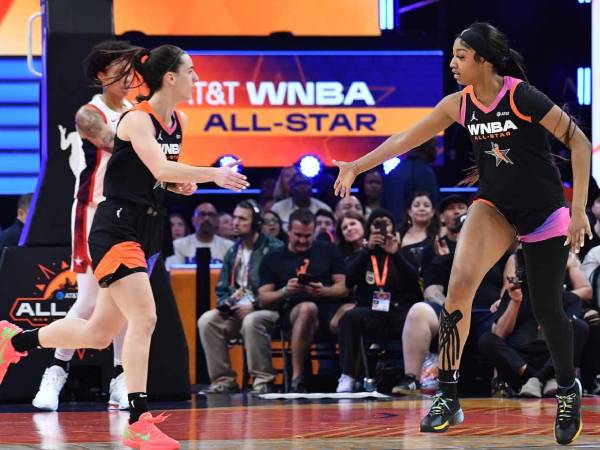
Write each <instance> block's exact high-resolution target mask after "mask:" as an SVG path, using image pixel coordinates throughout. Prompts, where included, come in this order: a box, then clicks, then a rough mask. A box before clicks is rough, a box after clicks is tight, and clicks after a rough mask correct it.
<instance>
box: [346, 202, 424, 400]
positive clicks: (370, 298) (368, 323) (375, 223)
mask: <svg viewBox="0 0 600 450" xmlns="http://www.w3.org/2000/svg"><path fill="white" fill-rule="evenodd" d="M395 227H396V222H395V219H394V217H393V216H392V214H391V213H390V212H389V211H386V210H384V209H376V210H375V211H373V212H372V213H371V216H370V217H369V221H368V222H367V239H368V244H367V248H365V249H363V250H361V251H360V252H359V253H358V255H357V256H356V257H355V258H353V259H352V260H351V261H350V262H349V264H348V277H347V279H346V286H347V287H348V288H353V287H355V286H356V291H355V294H354V298H355V301H356V307H355V308H353V309H351V310H349V311H347V312H346V313H345V314H344V315H342V317H341V319H340V322H339V333H338V335H339V344H340V365H341V369H342V375H341V377H340V379H339V383H338V386H337V389H336V391H337V392H353V391H354V384H355V382H356V380H357V379H358V376H359V374H358V373H357V363H359V362H360V358H361V355H362V349H361V345H362V344H363V342H366V341H367V339H381V338H384V337H388V336H390V335H394V334H395V335H397V336H400V335H401V334H402V327H403V326H404V320H405V318H406V313H407V312H408V310H409V308H410V305H411V304H412V303H414V302H415V301H418V300H420V299H419V298H414V297H412V296H411V294H409V293H414V292H415V291H418V286H416V280H415V279H414V277H412V275H411V273H410V271H409V269H408V267H407V266H406V262H405V261H404V259H403V258H402V257H401V255H400V252H399V251H400V246H399V244H398V238H397V235H396V228H395Z"/></svg>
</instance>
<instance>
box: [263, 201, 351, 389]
mask: <svg viewBox="0 0 600 450" xmlns="http://www.w3.org/2000/svg"><path fill="white" fill-rule="evenodd" d="M314 231H315V218H314V216H313V215H312V213H311V212H310V211H309V210H307V209H299V210H296V211H294V212H293V213H292V214H291V215H290V234H289V242H288V245H287V247H283V248H280V249H277V250H274V251H273V252H271V253H269V254H268V255H267V256H265V258H264V259H263V262H262V264H261V266H260V283H261V287H260V289H259V291H258V292H259V300H260V305H261V307H262V308H263V309H267V310H279V311H280V314H281V326H282V328H283V329H284V330H290V329H291V349H292V370H293V375H292V383H291V390H292V392H298V393H301V392H306V384H305V377H304V367H305V361H306V357H307V355H308V352H309V350H310V346H311V344H312V341H313V338H314V336H315V333H316V332H317V330H318V328H319V327H321V328H326V327H327V326H328V325H329V322H330V320H331V318H332V317H333V315H334V314H335V312H336V311H337V309H338V308H339V307H340V305H341V299H343V298H344V297H346V295H347V290H346V275H345V273H346V268H345V265H344V259H343V258H342V255H341V254H340V252H339V250H338V249H337V247H336V246H335V245H333V244H331V243H329V242H322V241H314Z"/></svg>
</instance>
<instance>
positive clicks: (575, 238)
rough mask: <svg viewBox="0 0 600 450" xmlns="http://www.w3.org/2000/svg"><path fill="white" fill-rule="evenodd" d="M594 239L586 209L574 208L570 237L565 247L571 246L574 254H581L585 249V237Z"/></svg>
mask: <svg viewBox="0 0 600 450" xmlns="http://www.w3.org/2000/svg"><path fill="white" fill-rule="evenodd" d="M586 234H587V236H588V237H589V238H590V239H592V230H591V228H590V221H589V219H588V216H587V214H586V213H585V210H584V209H580V208H574V209H573V210H572V211H571V223H570V224H569V235H568V236H567V240H566V241H565V246H567V245H571V251H572V252H573V253H579V249H581V247H583V244H584V242H585V235H586Z"/></svg>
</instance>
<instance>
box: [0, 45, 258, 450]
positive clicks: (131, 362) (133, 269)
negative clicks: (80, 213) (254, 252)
mask: <svg viewBox="0 0 600 450" xmlns="http://www.w3.org/2000/svg"><path fill="white" fill-rule="evenodd" d="M113 52H116V50H114V51H113ZM121 53H122V55H123V60H124V61H125V64H123V66H122V69H121V70H120V73H119V74H118V75H117V76H115V82H116V81H118V80H121V79H123V78H125V77H130V76H131V74H132V72H133V69H135V71H136V72H137V73H138V74H139V75H141V77H142V78H143V81H144V82H145V84H146V87H147V88H148V91H149V92H148V95H145V96H138V101H140V102H141V103H139V104H138V105H136V106H135V107H134V108H133V109H131V110H129V111H128V112H127V113H125V114H123V115H122V116H121V119H120V122H119V125H118V126H117V132H116V136H115V142H114V151H113V154H112V156H111V158H110V160H109V162H108V166H107V170H106V175H105V179H104V196H105V197H106V200H105V201H104V202H102V203H100V205H99V206H98V210H97V212H96V214H95V215H94V221H93V225H92V229H91V232H90V236H89V247H90V254H91V257H92V266H93V268H94V275H95V276H96V279H97V280H98V282H99V283H100V286H101V287H102V288H104V289H100V294H99V296H98V300H97V304H96V307H95V309H94V312H93V314H92V316H91V318H90V319H89V320H82V319H62V320H58V321H56V322H53V323H52V324H50V325H48V326H46V327H44V328H40V329H36V330H32V331H30V332H18V333H17V334H16V335H15V336H14V337H13V338H12V342H11V343H12V345H13V347H14V349H15V350H16V351H17V352H27V351H31V350H33V349H35V348H38V347H43V348H56V347H61V348H74V349H77V348H95V349H104V348H106V347H108V345H110V342H111V340H112V338H113V337H114V336H115V335H116V334H117V332H118V331H119V330H120V329H121V328H122V327H123V326H124V325H125V323H127V333H126V335H125V342H124V346H123V368H124V372H125V380H126V384H127V391H128V397H129V405H130V418H129V426H128V427H127V428H126V429H125V433H124V435H123V441H122V442H123V444H124V445H127V446H129V447H133V448H139V447H140V446H143V447H144V448H145V447H146V446H148V447H152V448H165V449H166V448H172V449H175V448H179V444H178V443H177V441H175V440H174V439H171V438H170V437H168V436H166V435H164V434H163V433H162V432H161V431H160V430H159V429H158V428H157V427H156V425H154V424H155V423H160V422H162V421H163V420H164V419H165V417H164V416H158V417H152V415H151V414H150V413H149V412H147V411H148V405H147V394H146V380H147V374H148V355H149V351H150V339H151V337H152V333H153V331H154V325H155V323H156V310H155V302H154V297H153V294H152V289H151V287H150V279H149V276H148V273H147V263H146V260H147V259H148V258H149V257H150V256H152V255H153V254H155V253H157V252H158V251H160V248H161V245H162V231H163V229H164V228H165V227H164V216H165V215H166V212H165V210H164V207H163V197H164V195H165V190H166V189H169V190H171V191H173V192H175V193H179V194H184V195H191V194H192V193H193V192H195V190H196V188H197V186H196V183H200V182H202V183H204V182H209V181H212V182H215V183H216V184H218V185H219V186H222V187H225V188H229V189H232V190H235V191H240V190H242V189H245V188H246V187H247V186H248V183H247V182H246V177H245V176H243V175H241V174H237V173H236V172H234V171H232V170H231V168H232V167H233V166H234V165H236V164H238V163H239V161H235V162H233V163H231V164H229V165H226V166H224V167H222V168H206V167H193V166H189V165H186V164H181V163H179V162H177V159H178V157H179V150H180V145H181V141H182V138H183V132H184V129H185V125H186V123H187V118H186V117H185V115H184V114H183V113H181V112H179V111H177V110H176V109H175V106H176V105H177V104H178V103H180V102H184V101H189V100H190V99H191V98H192V93H193V88H194V83H195V82H196V81H198V76H197V75H196V72H195V70H194V67H193V64H192V59H191V58H190V56H189V55H188V54H187V53H185V52H184V51H183V50H181V49H180V48H178V47H175V46H172V45H163V46H160V47H157V48H155V49H153V50H146V49H142V48H139V47H136V48H133V49H131V50H128V51H122V52H121ZM7 324H8V322H5V321H4V323H1V322H0V325H4V326H5V327H9V326H10V327H14V329H15V332H16V331H20V329H19V330H17V329H16V327H15V326H13V325H12V324H8V325H7ZM25 354H26V353H25ZM9 362H10V361H9ZM0 366H1V364H0ZM2 369H3V368H2V367H0V373H2ZM4 370H5V368H4ZM0 380H1V378H0Z"/></svg>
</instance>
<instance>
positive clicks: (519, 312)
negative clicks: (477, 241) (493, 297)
mask: <svg viewBox="0 0 600 450" xmlns="http://www.w3.org/2000/svg"><path fill="white" fill-rule="evenodd" d="M573 267H574V266H573ZM574 269H576V267H574ZM506 275H507V281H508V283H507V284H508V289H507V292H506V293H505V294H504V296H503V297H502V300H501V302H500V306H499V308H498V310H497V311H496V316H495V319H496V320H495V323H494V325H493V327H492V329H491V331H490V332H488V333H484V334H482V335H481V337H480V338H479V348H480V349H481V353H482V354H483V355H484V356H485V357H486V358H487V359H488V360H489V361H490V362H491V363H492V364H493V365H494V366H495V367H496V369H497V371H498V376H499V378H500V379H501V380H503V381H505V382H507V383H508V384H509V385H510V387H511V388H512V389H514V390H515V391H518V392H519V395H520V396H522V397H534V398H540V397H542V396H544V397H553V396H554V395H555V394H556V389H557V387H558V385H557V383H556V379H555V378H554V368H553V365H552V360H551V358H550V353H549V351H548V347H547V345H546V341H545V340H544V338H543V331H542V330H541V328H540V326H539V325H538V323H537V321H536V320H535V317H534V316H533V310H532V309H531V304H530V300H529V289H528V285H527V274H526V272H525V261H524V258H523V252H522V250H520V249H519V250H517V252H516V254H514V255H512V256H511V257H510V258H509V260H508V263H507V270H506ZM575 277H576V280H575V283H578V282H580V281H581V280H578V279H577V275H575ZM567 278H570V276H569V275H568V274H567ZM588 288H589V285H588V286H587V287H586V286H581V287H579V288H576V289H574V290H573V291H565V292H564V294H563V307H564V309H565V312H566V313H567V316H568V317H569V318H570V320H571V323H572V325H573V338H574V339H573V344H574V352H573V355H574V359H575V365H576V366H577V365H578V364H579V359H580V356H581V352H582V349H583V345H584V343H585V339H586V337H587V332H588V326H587V324H586V323H585V321H584V320H581V319H579V317H581V314H582V304H581V300H580V297H579V296H578V295H577V293H579V294H583V295H584V296H585V295H587V291H588Z"/></svg>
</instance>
